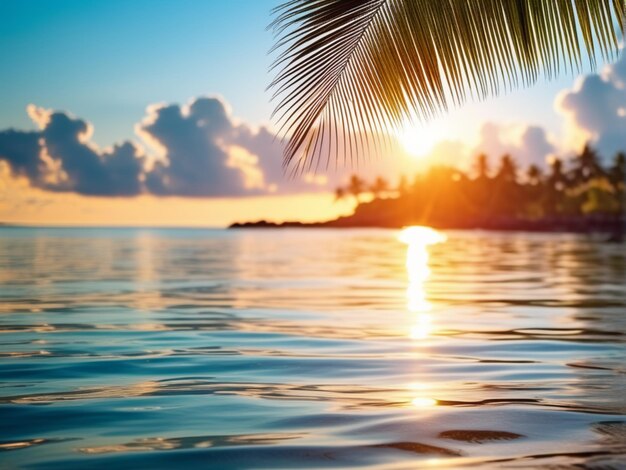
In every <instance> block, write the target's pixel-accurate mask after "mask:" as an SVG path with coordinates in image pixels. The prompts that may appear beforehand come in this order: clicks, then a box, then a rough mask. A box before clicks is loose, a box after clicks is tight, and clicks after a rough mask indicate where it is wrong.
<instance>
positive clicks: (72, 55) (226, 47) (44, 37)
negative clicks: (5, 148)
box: [0, 0, 276, 145]
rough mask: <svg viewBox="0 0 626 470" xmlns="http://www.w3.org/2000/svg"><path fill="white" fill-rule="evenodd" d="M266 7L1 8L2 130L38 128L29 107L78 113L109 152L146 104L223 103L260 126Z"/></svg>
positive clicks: (180, 3)
mask: <svg viewBox="0 0 626 470" xmlns="http://www.w3.org/2000/svg"><path fill="white" fill-rule="evenodd" d="M275 3H276V2H274V1H267V0H254V1H243V0H229V1H194V0H176V1H172V0H167V1H164V0H149V1H148V0H133V1H125V0H106V1H103V0H93V1H91V0H90V1H84V0H83V1H81V0H62V1H58V0H55V1H52V0H17V1H14V0H3V1H2V2H0V63H1V64H2V70H3V71H2V75H3V77H2V87H0V102H1V103H2V106H1V108H0V128H6V127H11V126H15V127H19V128H30V127H32V123H31V122H30V120H29V118H28V117H27V115H26V114H25V112H24V110H25V107H26V105H27V104H29V103H35V104H37V105H38V106H42V107H45V108H51V109H58V110H66V111H71V112H72V113H73V114H75V115H77V116H81V117H83V118H84V119H87V120H89V121H90V122H92V123H93V124H94V126H95V140H96V141H97V142H98V143H101V144H102V145H108V144H111V143H112V142H113V141H114V140H115V141H117V140H122V139H123V138H127V137H128V136H129V135H130V134H131V133H132V128H133V125H134V124H135V123H136V122H138V121H139V120H140V119H141V117H142V116H143V115H144V111H145V108H146V106H147V105H149V104H152V103H158V102H178V103H181V102H182V103H184V102H187V101H188V100H189V99H191V98H192V97H195V96H199V95H206V94H219V95H221V96H223V97H224V98H225V99H226V100H227V101H228V102H229V103H230V104H231V105H232V107H233V108H234V109H235V110H236V111H237V113H238V115H241V116H242V117H245V118H246V119H249V120H251V121H253V122H261V121H264V120H267V119H268V117H269V114H270V106H269V104H268V97H267V94H266V93H265V91H264V89H265V87H266V85H267V83H268V78H267V77H268V75H267V68H268V65H269V63H270V58H269V57H268V56H267V52H268V50H269V48H270V46H271V42H272V36H271V33H269V32H267V31H266V29H265V28H266V26H267V24H268V23H269V21H270V14H269V11H270V9H271V8H272V6H273V5H274V4H275Z"/></svg>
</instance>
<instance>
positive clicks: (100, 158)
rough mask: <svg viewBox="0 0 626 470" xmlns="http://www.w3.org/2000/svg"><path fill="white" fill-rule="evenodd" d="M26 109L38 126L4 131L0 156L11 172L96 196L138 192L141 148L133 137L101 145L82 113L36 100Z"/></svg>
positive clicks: (47, 185) (54, 187)
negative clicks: (103, 147)
mask: <svg viewBox="0 0 626 470" xmlns="http://www.w3.org/2000/svg"><path fill="white" fill-rule="evenodd" d="M28 113H29V115H30V116H31V118H32V119H33V121H34V122H35V123H36V124H37V125H39V127H40V130H39V131H32V132H23V131H16V130H12V129H9V130H5V131H1V132H0V159H1V160H4V161H5V162H6V163H7V164H8V165H9V169H10V170H11V173H12V174H13V176H22V177H26V178H27V179H28V181H29V182H30V184H31V186H33V187H36V188H41V189H46V190H49V191H71V192H76V193H79V194H85V195H97V196H132V195H136V194H139V192H140V189H141V187H140V180H139V177H140V174H141V172H142V158H143V157H142V154H141V151H140V149H139V148H138V147H137V146H136V145H135V144H133V143H131V142H124V143H123V144H121V145H116V146H114V147H113V148H111V149H108V150H103V151H100V150H99V149H98V148H97V147H96V146H95V145H94V144H92V143H91V142H90V141H89V139H90V138H91V134H92V132H93V129H92V128H91V126H90V125H89V124H88V123H87V122H85V121H83V120H80V119H76V118H73V117H72V116H70V115H68V114H66V113H62V112H53V111H49V110H46V109H43V108H38V107H35V106H32V105H31V106H29V107H28Z"/></svg>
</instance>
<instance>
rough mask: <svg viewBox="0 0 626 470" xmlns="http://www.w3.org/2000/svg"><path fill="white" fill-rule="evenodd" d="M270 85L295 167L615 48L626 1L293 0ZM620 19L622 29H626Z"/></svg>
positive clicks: (280, 17)
mask: <svg viewBox="0 0 626 470" xmlns="http://www.w3.org/2000/svg"><path fill="white" fill-rule="evenodd" d="M274 15H275V19H274V21H273V23H272V24H271V25H270V27H271V28H273V29H274V31H275V33H276V36H277V39H276V45H275V48H274V49H275V50H277V51H278V52H277V54H278V56H277V59H276V60H275V62H274V64H273V66H272V68H273V69H274V70H276V71H277V75H276V78H275V80H274V81H273V82H272V83H271V84H270V88H271V89H272V90H273V92H274V93H273V99H274V100H276V102H277V103H276V108H275V112H274V117H275V118H276V119H277V121H278V123H279V128H280V130H279V135H280V136H282V137H286V138H287V142H286V145H285V151H284V152H285V153H284V164H285V166H286V167H287V168H290V169H291V170H292V171H295V172H302V171H305V170H306V171H309V170H311V169H312V168H313V167H312V165H315V169H317V166H318V165H319V164H320V162H321V161H322V158H323V157H325V165H326V166H328V164H329V162H331V161H334V162H335V163H336V162H337V161H338V159H340V158H341V157H342V156H343V158H344V160H345V159H346V157H349V158H350V160H351V161H353V160H354V159H355V157H356V156H358V155H360V154H362V153H364V152H367V151H368V150H369V147H370V145H375V146H378V145H380V144H381V139H382V138H384V136H386V135H388V133H389V131H390V130H394V129H398V127H399V126H400V125H401V124H402V123H403V122H404V120H405V119H407V117H410V116H411V115H414V116H415V115H416V116H417V118H418V119H422V120H428V119H430V118H432V117H433V116H435V115H437V114H438V113H440V112H441V111H445V110H446V109H447V108H448V107H449V106H458V105H460V104H462V103H464V102H466V101H467V100H468V99H484V98H486V97H489V96H494V95H497V94H498V93H500V92H501V91H503V90H508V89H511V88H514V87H519V86H528V85H531V84H533V83H534V82H536V81H537V80H538V79H539V78H540V77H545V78H548V79H550V78H553V77H555V76H557V75H558V74H560V73H562V72H563V71H568V72H570V73H572V72H575V71H579V70H580V69H581V67H582V66H583V60H584V58H585V57H586V58H587V59H588V60H589V65H590V66H591V67H592V68H593V67H595V65H596V60H597V58H598V57H602V58H603V59H604V60H611V59H613V58H615V57H616V55H617V52H618V47H619V37H620V36H621V34H620V32H623V25H624V18H625V5H624V0H289V1H286V2H285V3H284V4H282V5H281V6H279V7H278V8H276V9H275V11H274ZM620 30H621V31H620Z"/></svg>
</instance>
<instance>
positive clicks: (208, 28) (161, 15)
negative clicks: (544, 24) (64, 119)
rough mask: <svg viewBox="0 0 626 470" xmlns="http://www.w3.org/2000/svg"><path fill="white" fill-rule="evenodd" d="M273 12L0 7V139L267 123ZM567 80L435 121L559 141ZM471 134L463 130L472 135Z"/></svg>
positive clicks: (141, 5) (254, 2)
mask: <svg viewBox="0 0 626 470" xmlns="http://www.w3.org/2000/svg"><path fill="white" fill-rule="evenodd" d="M278 3H279V2H278V1H277V0H228V1H219V0H213V1H207V0H203V1H200V0H176V1H174V0H133V1H125V0H90V1H84V0H82V1H81V0H61V1H59V0H4V1H2V2H1V3H0V63H1V64H2V69H3V72H2V75H3V77H2V83H3V85H2V87H0V102H1V103H2V107H1V108H0V128H7V127H17V128H32V127H33V124H32V122H31V121H30V119H29V118H28V117H27V115H26V113H25V112H24V110H25V108H26V106H27V105H28V104H29V103H34V104H36V105H37V106H41V107H44V108H50V109H56V110H64V111H70V112H71V113H73V114H74V115H76V116H80V117H81V118H83V119H86V120H88V121H89V122H91V123H92V124H94V127H95V135H94V140H95V141H96V142H97V143H99V144H100V145H110V144H112V143H113V142H115V141H121V140H123V139H125V138H128V137H129V136H130V135H131V134H132V128H133V125H134V124H135V123H137V122H138V121H139V120H140V119H141V117H142V116H143V115H144V111H145V108H146V107H147V106H148V105H150V104H153V103H160V102H167V103H170V102H173V103H186V102H188V101H189V100H190V99H191V98H193V97H196V96H201V95H219V96H222V97H224V99H225V100H226V101H227V102H228V103H229V104H230V105H231V107H232V108H233V110H234V114H235V115H236V116H238V117H240V118H243V119H246V120H247V121H249V122H251V123H255V124H260V123H263V122H267V121H269V117H270V113H271V105H270V103H269V102H268V101H269V94H268V93H266V92H265V86H266V85H267V83H268V82H269V76H268V72H267V69H268V66H269V64H270V62H271V58H270V57H268V55H267V52H268V50H269V48H270V47H271V44H272V34H271V32H269V31H267V30H266V26H267V25H268V23H269V22H270V10H271V8H272V7H274V6H276V5H277V4H278ZM572 81H573V77H571V76H564V77H561V78H560V79H559V80H558V81H554V82H551V83H541V84H539V85H538V86H536V87H534V88H533V89H530V90H523V91H515V92H513V93H511V94H510V95H508V96H504V97H500V98H496V99H492V100H489V101H488V102H486V103H482V104H470V105H468V106H466V107H464V108H463V109H462V110H460V111H458V112H453V113H452V114H451V115H450V116H446V117H444V118H443V120H444V121H448V122H450V123H451V125H449V126H448V127H449V129H450V131H451V132H453V133H459V134H460V135H459V137H464V135H463V134H465V133H467V132H469V130H468V129H467V122H480V121H484V120H492V121H497V122H506V121H523V122H530V123H535V124H541V125H544V126H546V127H547V128H549V129H551V130H557V128H558V125H559V120H558V118H557V116H556V114H555V112H554V111H553V106H552V102H553V100H554V96H555V95H556V93H557V92H558V91H559V90H561V89H563V88H565V87H568V86H571V84H572ZM470 127H471V126H470Z"/></svg>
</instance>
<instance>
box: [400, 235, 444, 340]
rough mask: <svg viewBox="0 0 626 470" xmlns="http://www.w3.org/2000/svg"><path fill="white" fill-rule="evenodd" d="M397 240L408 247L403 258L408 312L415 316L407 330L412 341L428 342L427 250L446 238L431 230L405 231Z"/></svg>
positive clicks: (430, 325) (429, 306) (429, 328)
mask: <svg viewBox="0 0 626 470" xmlns="http://www.w3.org/2000/svg"><path fill="white" fill-rule="evenodd" d="M398 239H399V240H400V241H401V242H403V243H406V244H407V245H408V249H407V254H406V269H407V274H408V278H409V285H408V287H407V290H406V298H407V309H408V311H409V312H410V313H412V314H414V315H415V320H414V324H413V325H412V326H411V328H410V332H409V337H410V338H411V339H416V340H422V339H426V338H428V336H430V334H431V332H432V317H431V315H430V314H428V313H427V312H429V311H430V310H431V309H432V306H431V304H430V302H429V301H428V298H427V295H426V288H425V286H424V283H425V282H426V280H427V279H428V277H429V276H430V268H429V267H428V258H429V255H428V246H429V245H434V244H436V243H441V242H443V241H445V240H446V237H445V235H443V234H442V233H439V232H437V231H436V230H434V229H432V228H430V227H417V226H416V227H407V228H405V229H404V230H403V231H402V232H401V233H400V235H399V236H398Z"/></svg>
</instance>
